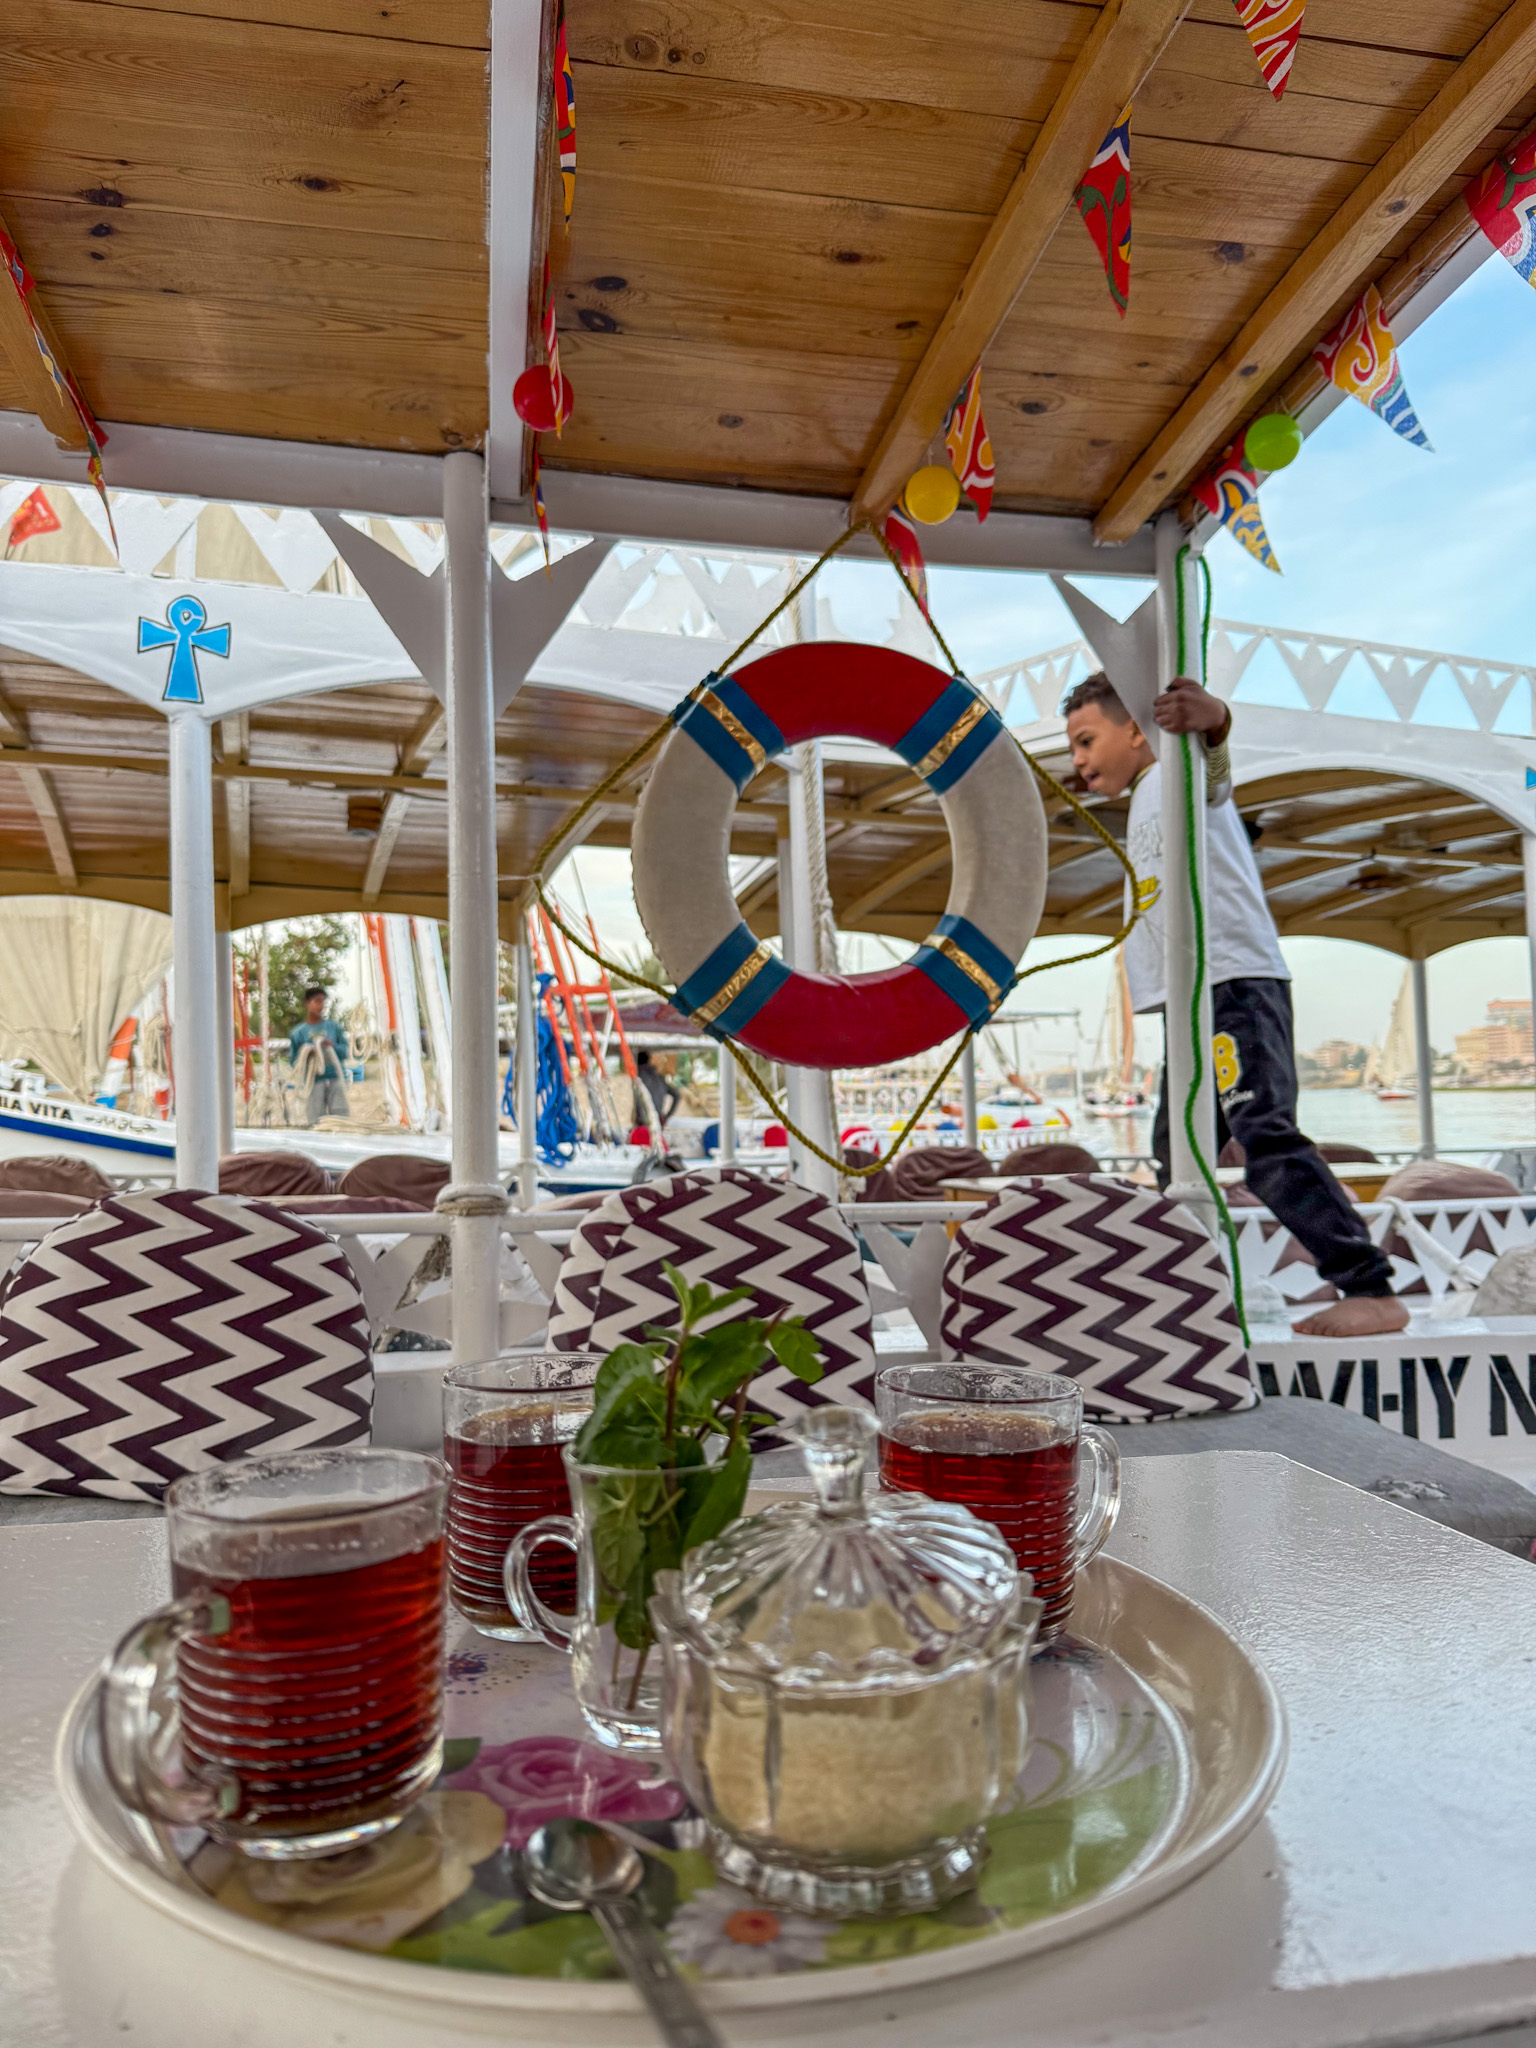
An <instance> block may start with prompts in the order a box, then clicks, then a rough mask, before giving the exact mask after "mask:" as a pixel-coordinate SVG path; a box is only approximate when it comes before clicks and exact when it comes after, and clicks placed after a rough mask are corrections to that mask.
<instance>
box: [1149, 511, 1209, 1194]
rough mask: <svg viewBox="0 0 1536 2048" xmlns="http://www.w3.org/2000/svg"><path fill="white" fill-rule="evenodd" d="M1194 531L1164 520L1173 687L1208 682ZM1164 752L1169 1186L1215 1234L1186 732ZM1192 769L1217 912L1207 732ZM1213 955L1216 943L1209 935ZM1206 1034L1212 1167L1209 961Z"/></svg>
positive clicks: (1160, 526) (1162, 584)
mask: <svg viewBox="0 0 1536 2048" xmlns="http://www.w3.org/2000/svg"><path fill="white" fill-rule="evenodd" d="M1185 538H1186V535H1185V530H1184V528H1183V526H1182V525H1181V524H1180V522H1179V518H1178V514H1177V513H1175V512H1165V513H1163V515H1162V517H1161V518H1160V519H1159V520H1158V522H1157V528H1156V548H1157V611H1158V621H1157V623H1158V636H1157V638H1158V669H1157V675H1158V688H1159V690H1160V691H1161V690H1166V689H1167V687H1168V685H1169V684H1170V683H1171V682H1172V681H1173V678H1174V677H1175V676H1176V675H1179V674H1181V673H1182V674H1184V675H1188V676H1192V677H1193V678H1194V680H1195V681H1196V682H1197V683H1203V682H1204V681H1205V675H1204V667H1203V660H1202V650H1201V646H1200V607H1201V593H1200V573H1199V564H1198V561H1197V559H1196V557H1195V555H1194V553H1193V552H1191V553H1190V554H1188V555H1186V556H1185V558H1184V562H1183V565H1182V568H1181V567H1180V565H1179V560H1178V555H1179V550H1180V548H1181V547H1182V546H1183V545H1184V542H1185ZM1181 578H1182V580H1183V584H1184V619H1185V646H1184V663H1183V668H1182V670H1181V669H1180V666H1179V644H1178V584H1179V580H1180V579H1181ZM1158 759H1159V761H1160V763H1161V770H1162V776H1161V779H1162V800H1163V815H1162V825H1163V933H1164V946H1165V960H1166V977H1167V978H1166V984H1165V986H1166V990H1167V998H1168V1000H1167V1005H1166V1008H1165V1011H1164V1033H1165V1044H1166V1048H1167V1055H1166V1057H1167V1067H1166V1075H1167V1078H1166V1081H1165V1086H1166V1088H1167V1090H1168V1131H1169V1166H1170V1168H1171V1169H1172V1172H1171V1177H1170V1180H1169V1186H1168V1193H1169V1195H1170V1196H1171V1197H1172V1199H1173V1200H1174V1201H1176V1202H1185V1203H1187V1204H1188V1205H1189V1207H1190V1208H1192V1209H1193V1210H1194V1212H1195V1214H1196V1215H1197V1216H1199V1217H1200V1219H1201V1220H1202V1221H1203V1222H1204V1224H1205V1226H1206V1228H1207V1229H1208V1230H1210V1231H1211V1232H1212V1233H1213V1234H1214V1232H1215V1229H1216V1205H1215V1203H1214V1202H1213V1201H1212V1200H1211V1197H1210V1194H1209V1192H1208V1191H1207V1189H1206V1185H1205V1182H1204V1181H1203V1180H1202V1179H1201V1178H1200V1172H1199V1169H1198V1167H1197V1166H1196V1164H1195V1155H1194V1152H1193V1150H1192V1149H1191V1147H1190V1143H1189V1139H1188V1136H1187V1134H1186V1131H1185V1127H1184V1106H1185V1103H1186V1101H1187V1099H1188V1096H1189V1087H1190V1081H1191V1079H1192V1077H1193V1073H1194V1046H1193V1045H1192V1043H1191V1032H1190V1004H1191V1000H1192V997H1193V994H1194V986H1195V918H1194V901H1193V897H1192V894H1191V890H1190V879H1191V877H1190V861H1189V833H1188V822H1187V821H1188V811H1187V807H1186V801H1185V780H1186V778H1185V767H1184V762H1185V752H1184V748H1183V747H1182V746H1181V744H1180V742H1179V739H1178V737H1177V735H1175V734H1172V733H1163V734H1161V735H1160V739H1159V747H1158ZM1189 768H1190V774H1191V776H1192V779H1193V795H1194V806H1193V808H1194V828H1195V829H1194V835H1193V836H1194V854H1195V874H1196V875H1197V877H1198V879H1199V884H1200V893H1201V898H1202V901H1203V902H1204V903H1205V905H1206V914H1207V919H1209V912H1210V904H1209V895H1208V892H1207V890H1206V866H1205V822H1206V821H1205V747H1204V743H1203V742H1202V740H1201V739H1200V737H1199V735H1198V734H1195V735H1191V737H1190V743H1189ZM1207 954H1209V943H1207ZM1195 1029H1196V1031H1197V1033H1198V1036H1199V1045H1200V1054H1201V1082H1200V1089H1199V1093H1198V1094H1197V1096H1196V1098H1195V1113H1194V1125H1195V1133H1196V1136H1197V1137H1198V1139H1199V1142H1200V1149H1201V1151H1202V1152H1203V1153H1204V1154H1205V1158H1206V1162H1207V1164H1208V1165H1209V1166H1211V1167H1212V1168H1214V1167H1215V1164H1216V1090H1215V1083H1214V1077H1213V1075H1212V1071H1211V1036H1212V1032H1211V985H1210V974H1209V969H1207V974H1206V981H1205V988H1204V991H1203V994H1202V997H1201V1002H1200V1014H1199V1018H1198V1020H1197V1023H1196V1027H1195Z"/></svg>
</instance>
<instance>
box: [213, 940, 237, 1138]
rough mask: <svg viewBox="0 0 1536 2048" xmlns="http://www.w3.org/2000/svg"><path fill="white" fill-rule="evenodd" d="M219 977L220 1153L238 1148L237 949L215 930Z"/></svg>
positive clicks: (215, 950)
mask: <svg viewBox="0 0 1536 2048" xmlns="http://www.w3.org/2000/svg"><path fill="white" fill-rule="evenodd" d="M214 936H215V943H214V952H215V954H216V956H217V960H218V966H217V970H216V971H217V973H218V977H219V1003H218V1010H219V1018H218V1022H219V1157H220V1158H221V1159H222V1158H223V1157H224V1155H225V1153H226V1152H233V1151H234V1149H235V957H234V955H235V949H234V946H233V945H232V944H231V942H230V936H229V933H228V932H227V931H223V930H216V932H215V935H214Z"/></svg>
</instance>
